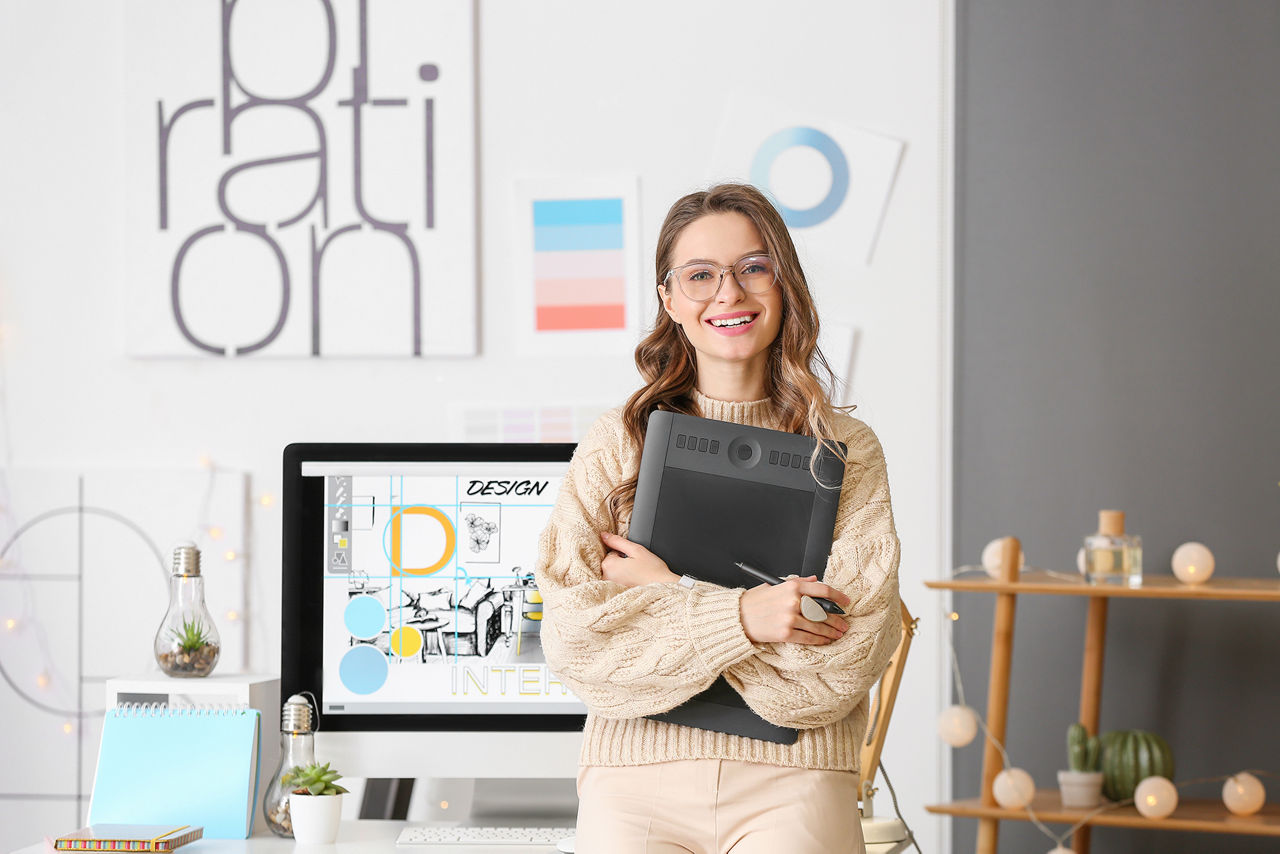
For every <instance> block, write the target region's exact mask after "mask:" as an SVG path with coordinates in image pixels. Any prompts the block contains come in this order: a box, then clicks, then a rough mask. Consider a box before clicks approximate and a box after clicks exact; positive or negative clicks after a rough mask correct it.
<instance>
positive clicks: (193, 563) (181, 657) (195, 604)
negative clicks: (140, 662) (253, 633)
mask: <svg viewBox="0 0 1280 854" xmlns="http://www.w3.org/2000/svg"><path fill="white" fill-rule="evenodd" d="M221 650H222V644H221V639H220V638H219V637H218V630H217V628H216V627H215V626H214V625H213V616H212V615H211V614H210V613H209V609H208V607H207V606H206V605H205V602H204V578H203V577H202V576H201V575H200V550H199V549H197V548H196V547H195V544H194V543H182V544H181V545H179V546H178V547H177V548H175V549H174V550H173V574H172V575H171V576H170V578H169V610H167V611H166V612H165V615H164V620H163V621H161V623H160V628H159V629H158V630H157V631H156V638H155V643H154V651H155V656H156V663H157V664H159V665H160V669H161V670H163V671H164V672H165V673H166V674H168V675H169V676H176V677H179V678H187V677H199V676H208V675H209V674H210V673H211V672H213V668H214V667H215V666H216V665H217V663H218V656H219V654H220V653H221Z"/></svg>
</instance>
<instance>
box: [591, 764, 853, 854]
mask: <svg viewBox="0 0 1280 854" xmlns="http://www.w3.org/2000/svg"><path fill="white" fill-rule="evenodd" d="M576 850H577V851H578V852H579V854H659V853H660V854H730V852H732V854H766V852H768V854H863V852H865V850H866V849H865V848H864V847H863V843H862V822H861V820H860V818H859V816H858V775H857V774H854V773H852V772H850V771H814V770H811V769H808V768H780V767H777V766H773V765H761V764H758V763H755V762H738V761H735V760H730V759H688V760H682V761H679V762H658V763H655V764H653V765H632V766H626V767H621V768H610V767H603V766H597V765H592V766H586V767H584V768H582V769H580V770H579V772H578V829H577V845H576Z"/></svg>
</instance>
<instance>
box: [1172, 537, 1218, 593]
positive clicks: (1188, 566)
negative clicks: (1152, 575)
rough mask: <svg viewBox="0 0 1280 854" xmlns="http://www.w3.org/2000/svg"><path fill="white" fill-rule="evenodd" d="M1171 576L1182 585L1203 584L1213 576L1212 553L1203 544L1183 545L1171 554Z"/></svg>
mask: <svg viewBox="0 0 1280 854" xmlns="http://www.w3.org/2000/svg"><path fill="white" fill-rule="evenodd" d="M1173 574H1174V575H1176V576H1178V580H1179V581H1181V582H1182V583H1183V584H1203V583H1204V582H1206V581H1208V580H1209V579H1210V578H1211V577H1212V576H1213V552H1211V551H1209V549H1208V547H1206V546H1205V545H1204V543H1183V544H1182V545H1180V546H1178V547H1177V548H1176V549H1174V552H1173Z"/></svg>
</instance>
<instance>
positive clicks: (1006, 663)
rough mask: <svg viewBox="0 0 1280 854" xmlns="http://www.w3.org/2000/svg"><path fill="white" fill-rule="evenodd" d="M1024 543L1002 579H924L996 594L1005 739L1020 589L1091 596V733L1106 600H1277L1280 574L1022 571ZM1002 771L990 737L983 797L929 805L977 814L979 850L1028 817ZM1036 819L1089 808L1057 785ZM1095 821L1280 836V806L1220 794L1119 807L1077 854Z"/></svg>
mask: <svg viewBox="0 0 1280 854" xmlns="http://www.w3.org/2000/svg"><path fill="white" fill-rule="evenodd" d="M1021 556H1022V546H1021V544H1020V543H1019V542H1018V541H1017V539H1015V538H1013V537H1006V538H1005V540H1004V543H1003V547H1002V550H1001V569H1000V573H999V577H997V578H992V577H990V576H985V577H984V576H977V577H974V578H967V579H950V580H946V581H927V582H925V584H926V585H927V586H928V587H930V588H932V589H934V590H956V591H960V592H964V593H990V594H993V595H994V596H995V597H996V608H995V625H994V628H993V632H992V640H991V678H990V685H989V687H988V693H987V717H986V719H987V728H988V729H989V730H990V731H991V735H992V736H993V737H994V738H996V739H998V740H999V741H1000V742H1001V743H1003V742H1004V740H1005V729H1006V723H1007V720H1008V711H1009V675H1010V670H1011V665H1012V659H1013V618H1014V611H1015V607H1016V603H1017V597H1018V595H1019V594H1031V595H1036V594H1038V595H1050V596H1086V597H1088V599H1089V610H1088V615H1087V617H1086V618H1085V635H1084V666H1083V668H1082V673H1081V678H1080V715H1079V718H1080V721H1081V723H1083V724H1084V725H1085V728H1086V729H1088V730H1089V732H1090V733H1091V734H1094V735H1096V734H1097V732H1098V712H1099V709H1100V707H1101V701H1102V662H1103V653H1104V652H1105V650H1106V635H1107V604H1108V602H1109V601H1110V600H1111V599H1183V600H1207V601H1217V602H1280V579H1252V578H1211V579H1209V580H1208V581H1207V582H1205V583H1204V584H1200V585H1196V586H1194V587H1193V586H1189V585H1184V584H1182V583H1181V582H1179V581H1178V580H1177V579H1176V578H1174V577H1172V576H1160V575H1156V576H1144V577H1143V579H1142V586H1141V587H1123V586H1120V585H1094V584H1090V583H1088V582H1087V581H1085V580H1084V579H1083V578H1081V579H1079V580H1076V579H1073V578H1072V579H1069V577H1062V576H1060V575H1056V574H1054V575H1051V574H1049V573H1047V572H1044V571H1039V570H1032V571H1030V572H1026V573H1020V572H1019V571H1018V564H1019V563H1020V562H1021ZM1001 769H1002V760H1001V757H1000V752H999V750H998V749H997V748H996V746H995V745H994V744H993V743H991V742H990V741H988V742H987V743H986V745H985V747H984V750H983V757H982V789H981V792H982V794H981V796H980V797H977V798H969V799H966V800H960V801H954V802H952V803H949V804H935V805H932V806H928V807H925V809H927V810H928V811H929V812H931V813H936V814H939V815H953V816H960V817H965V818H976V819H978V840H977V846H976V851H977V854H996V848H997V844H998V839H999V826H1000V822H1001V821H1029V820H1030V816H1029V814H1028V813H1027V810H1025V809H1019V810H1007V809H1004V808H1003V807H1001V806H1000V805H998V804H997V803H996V800H995V796H994V795H993V794H992V783H993V782H994V781H995V777H996V774H998V773H999V772H1000V771H1001ZM1031 809H1032V810H1033V811H1034V812H1035V814H1036V818H1038V819H1040V821H1042V822H1045V823H1047V824H1067V825H1074V824H1076V823H1077V822H1079V821H1080V820H1081V819H1083V818H1084V817H1085V816H1086V815H1087V814H1088V813H1089V812H1091V811H1090V810H1071V809H1064V808H1063V807H1062V800H1061V798H1060V797H1059V795H1058V792H1057V790H1056V789H1041V790H1039V791H1037V792H1036V796H1035V798H1034V799H1033V800H1032V802H1031ZM1091 827H1136V828H1144V829H1150V830H1183V831H1197V832H1200V833H1231V834H1243V835H1250V836H1275V837H1280V804H1276V803H1270V804H1267V805H1265V806H1264V807H1263V808H1262V810H1261V811H1260V812H1258V813H1257V814H1255V815H1252V816H1247V817H1240V816H1234V815H1232V814H1231V813H1229V812H1228V811H1227V809H1226V807H1225V806H1223V804H1222V802H1221V801H1220V800H1207V799H1206V800H1184V801H1180V802H1179V804H1178V809H1177V810H1175V811H1174V813H1173V814H1172V815H1170V816H1169V817H1167V818H1164V819H1159V820H1154V819H1148V818H1144V817H1143V816H1142V815H1140V814H1139V813H1138V811H1137V810H1136V809H1135V808H1134V807H1132V806H1128V807H1117V808H1115V809H1110V810H1107V811H1105V812H1101V813H1098V814H1097V815H1095V816H1092V817H1091V818H1090V819H1089V821H1088V823H1087V824H1086V825H1085V826H1083V827H1081V828H1080V829H1079V830H1077V831H1076V832H1075V834H1074V836H1073V837H1072V840H1071V847H1072V848H1073V849H1074V850H1075V851H1076V854H1089V847H1090V828H1091Z"/></svg>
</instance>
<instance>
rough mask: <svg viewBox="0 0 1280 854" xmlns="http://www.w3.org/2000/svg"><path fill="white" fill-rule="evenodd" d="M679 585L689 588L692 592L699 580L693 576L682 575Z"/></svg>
mask: <svg viewBox="0 0 1280 854" xmlns="http://www.w3.org/2000/svg"><path fill="white" fill-rule="evenodd" d="M677 583H678V584H679V585H680V586H681V587H688V588H689V589H690V590H692V589H693V585H695V584H697V583H698V579H696V578H694V577H693V576H692V575H682V576H680V580H679V581H678V582H677Z"/></svg>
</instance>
